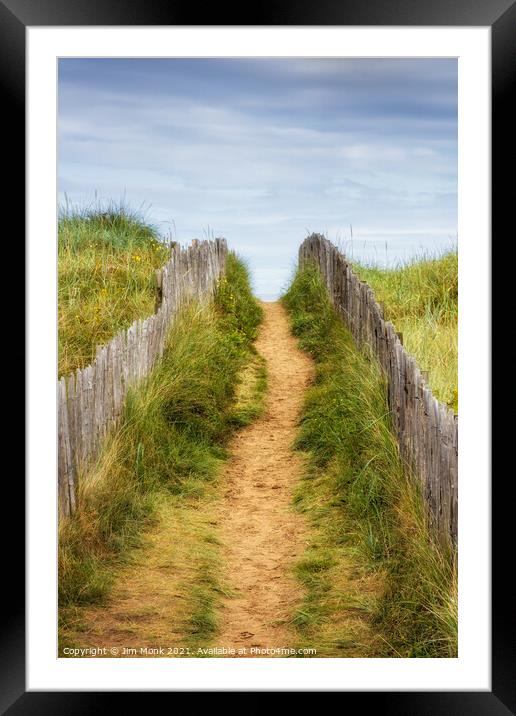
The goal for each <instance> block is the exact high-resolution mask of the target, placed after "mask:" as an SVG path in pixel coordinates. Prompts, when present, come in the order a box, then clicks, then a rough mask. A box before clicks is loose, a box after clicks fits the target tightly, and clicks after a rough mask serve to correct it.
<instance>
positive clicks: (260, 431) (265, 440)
mask: <svg viewBox="0 0 516 716" xmlns="http://www.w3.org/2000/svg"><path fill="white" fill-rule="evenodd" d="M262 305H263V308H264V312H265V316H264V322H263V324H262V327H261V331H260V335H259V337H258V340H257V342H256V348H257V350H258V351H259V352H260V353H261V355H262V356H263V357H264V358H265V359H266V361H267V372H268V390H267V396H266V405H265V410H264V413H263V415H262V417H261V418H260V419H258V420H257V421H255V422H254V423H253V424H252V425H249V426H248V427H246V428H244V429H243V430H242V431H240V432H239V433H238V435H237V436H236V437H235V439H234V440H233V442H232V445H231V458H230V460H229V462H228V464H227V466H226V469H225V473H224V477H223V480H222V485H223V496H222V499H221V502H220V503H219V518H218V523H219V529H220V536H221V538H222V540H223V544H224V555H223V558H224V561H225V564H226V565H227V573H226V583H227V584H228V585H229V586H230V587H231V588H232V589H233V590H235V592H236V596H234V597H229V598H226V599H225V600H224V602H223V607H222V613H221V629H220V632H219V635H218V636H217V638H216V645H217V646H221V647H234V648H236V649H239V648H242V647H247V652H248V653H247V654H246V656H256V654H250V653H249V650H250V648H251V647H253V646H259V647H272V648H277V647H293V646H294V644H295V635H294V633H293V629H292V627H291V626H290V625H289V623H288V620H289V619H291V618H292V612H293V609H294V605H295V604H297V603H299V601H300V599H301V597H302V595H301V594H300V586H299V582H297V580H296V579H295V578H294V576H293V574H292V567H293V563H294V562H295V561H296V559H297V558H298V557H299V556H300V555H301V553H302V552H303V550H304V547H305V539H304V537H305V534H306V530H307V527H306V523H305V521H304V519H303V517H302V516H301V515H299V514H297V513H296V512H294V511H293V509H292V491H293V487H294V485H295V484H296V482H297V481H298V479H299V477H300V474H301V471H302V469H303V464H302V458H301V456H300V455H299V454H298V453H295V452H293V450H292V443H293V441H294V438H295V435H296V425H297V421H298V418H299V415H300V412H301V409H302V405H303V399H304V393H305V390H306V388H307V386H308V384H309V382H310V380H311V377H312V373H313V368H312V362H311V360H310V359H309V358H308V357H307V356H306V355H304V354H303V353H302V352H301V351H300V350H299V348H298V347H297V341H296V340H295V338H294V337H293V336H292V335H291V334H290V330H289V324H288V318H287V315H286V313H285V310H284V309H283V307H282V306H281V304H279V303H263V304H262Z"/></svg>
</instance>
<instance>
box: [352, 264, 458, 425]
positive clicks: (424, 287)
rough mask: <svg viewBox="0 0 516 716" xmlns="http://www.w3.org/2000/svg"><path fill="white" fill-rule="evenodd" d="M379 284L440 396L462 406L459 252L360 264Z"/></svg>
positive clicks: (381, 297) (390, 315)
mask: <svg viewBox="0 0 516 716" xmlns="http://www.w3.org/2000/svg"><path fill="white" fill-rule="evenodd" d="M354 269H355V271H356V272H357V273H358V275H359V276H360V278H361V279H362V280H364V281H367V283H368V284H369V285H370V286H371V287H372V288H373V289H374V292H375V295H376V298H377V299H378V301H380V303H382V304H383V306H384V310H385V317H386V319H387V320H389V321H391V322H392V323H393V324H394V325H395V327H396V330H397V331H399V332H401V333H402V334H403V344H404V346H405V348H406V349H407V351H408V352H409V353H411V354H412V355H413V356H414V357H415V358H416V360H417V362H418V364H419V366H420V368H421V369H422V370H423V371H426V372H427V373H428V382H429V385H430V387H431V389H432V392H433V393H434V395H435V396H436V398H437V399H438V400H441V401H442V402H444V403H447V404H448V405H449V406H450V407H451V408H452V409H453V410H454V411H455V412H456V413H457V412H458V374H457V365H458V338H457V328H458V254H457V251H450V252H449V253H446V254H444V255H442V256H440V257H435V258H433V257H429V256H425V257H421V258H419V259H415V260H413V261H411V262H410V263H407V264H406V265H400V266H399V267H397V268H394V269H381V268H377V267H372V266H363V265H360V264H358V263H357V264H354Z"/></svg>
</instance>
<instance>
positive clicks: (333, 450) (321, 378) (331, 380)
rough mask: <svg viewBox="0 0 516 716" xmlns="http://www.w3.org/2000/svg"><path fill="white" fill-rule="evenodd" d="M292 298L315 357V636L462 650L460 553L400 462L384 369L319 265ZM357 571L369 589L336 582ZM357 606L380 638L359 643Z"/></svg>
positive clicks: (305, 495)
mask: <svg viewBox="0 0 516 716" xmlns="http://www.w3.org/2000/svg"><path fill="white" fill-rule="evenodd" d="M283 300H284V304H285V306H286V307H287V310H288V311H289V313H290V316H291V322H292V330H293V332H294V334H295V335H296V336H298V338H299V342H300V346H301V348H303V349H304V350H306V351H308V352H309V353H310V354H311V355H312V356H313V358H314V359H315V362H316V380H315V384H314V385H313V386H312V387H311V388H310V389H309V391H308V394H307V398H306V403H305V407H304V412H303V417H302V421H301V425H300V428H299V435H298V439H297V447H298V448H300V449H302V450H304V451H306V452H307V454H308V456H309V468H308V470H307V474H306V476H305V479H304V480H303V481H302V482H301V484H300V486H299V489H298V491H297V494H296V504H297V506H298V508H299V509H300V510H302V511H304V512H305V513H306V514H307V516H308V517H309V519H310V520H311V522H312V526H313V528H314V533H313V534H314V537H313V539H312V542H311V544H310V546H309V548H308V550H307V554H306V555H305V558H304V559H303V561H302V562H301V563H300V565H299V566H298V576H299V577H300V579H301V580H302V581H303V583H304V585H305V587H306V590H307V596H306V599H305V603H304V604H303V605H302V607H301V608H300V611H299V614H298V615H297V618H296V623H297V624H298V626H299V628H300V630H301V631H302V633H303V637H304V639H305V641H306V639H307V638H312V640H313V641H314V644H317V641H318V640H320V639H321V638H322V637H321V635H324V639H325V640H326V641H325V644H323V647H324V648H323V649H322V651H323V652H324V651H325V650H326V655H330V656H338V655H341V653H342V652H341V651H339V649H342V648H344V647H345V648H346V649H347V650H348V651H349V650H350V652H351V653H350V654H349V655H352V656H361V655H362V656H363V655H367V656H404V657H421V656H422V657H432V656H455V655H456V649H457V613H456V574H455V568H454V563H453V560H452V559H451V556H450V555H449V554H448V553H447V552H446V549H445V548H444V547H442V546H440V545H439V544H437V542H436V541H434V540H433V539H432V537H431V535H430V532H429V529H428V525H427V520H426V511H425V508H424V504H423V500H422V496H421V494H420V492H419V490H418V489H417V487H416V483H415V482H413V481H411V480H410V479H408V477H407V475H406V474H405V473H404V470H403V468H402V464H401V461H400V458H399V453H398V449H397V445H396V441H395V438H394V436H393V433H392V431H391V426H390V420H389V415H388V407H387V401H386V390H385V385H384V379H383V377H382V374H381V371H380V368H379V366H378V364H377V363H376V361H375V360H374V359H370V358H368V357H367V356H366V355H365V353H363V352H360V351H358V350H357V348H356V347H355V345H354V342H353V340H352V337H351V335H350V333H349V331H348V330H347V328H346V327H345V325H344V324H343V323H342V321H341V320H340V319H339V318H338V316H337V315H336V313H335V311H334V310H333V308H332V306H331V304H330V301H329V299H328V296H327V293H326V289H325V287H324V285H323V283H322V281H321V278H320V275H319V272H318V271H317V269H316V268H315V267H313V266H312V267H310V266H308V267H306V268H304V269H303V270H301V271H299V272H298V273H297V274H296V276H295V278H294V280H293V283H292V285H291V287H290V288H289V290H288V292H287V293H286V295H285V297H284V299H283ZM350 565H351V566H350ZM350 570H351V571H354V572H356V571H357V570H358V572H359V573H360V574H359V575H358V576H357V575H355V576H356V578H357V579H359V580H362V582H363V584H364V585H365V594H364V593H363V594H362V595H361V594H360V593H354V594H353V593H348V594H346V593H345V592H344V594H342V593H341V594H340V595H339V594H338V593H337V592H336V590H335V586H334V584H335V579H336V578H338V575H339V574H341V575H342V574H343V573H344V572H346V573H349V572H350ZM375 580H376V581H375ZM342 589H344V590H345V589H346V585H344V586H343V587H342ZM359 591H360V590H359ZM350 609H351V611H352V612H353V613H354V614H357V613H360V614H361V615H362V617H363V619H362V621H364V620H366V621H369V622H370V624H371V633H372V634H373V635H375V634H376V635H377V638H374V636H373V638H372V639H371V638H370V637H368V643H367V644H362V645H359V646H358V647H357V643H358V642H359V640H360V639H361V638H363V637H364V634H363V630H362V631H360V629H359V621H360V620H358V621H355V623H354V625H352V626H351V627H350V622H349V618H347V617H346V615H349V613H350ZM331 623H334V624H339V623H341V624H342V631H341V633H335V632H333V633H332V627H331ZM355 627H356V628H357V629H358V631H357V633H356V635H355V636H354V628H355ZM350 628H351V632H350ZM350 633H351V637H352V638H350ZM346 634H347V637H346ZM364 638H366V637H364ZM343 645H344V647H343ZM319 646H320V645H319Z"/></svg>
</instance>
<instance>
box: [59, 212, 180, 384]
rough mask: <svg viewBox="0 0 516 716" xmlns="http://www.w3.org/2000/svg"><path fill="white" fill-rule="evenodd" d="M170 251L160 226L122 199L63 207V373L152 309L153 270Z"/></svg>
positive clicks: (80, 365) (82, 362) (87, 359)
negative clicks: (150, 222) (145, 218)
mask: <svg viewBox="0 0 516 716" xmlns="http://www.w3.org/2000/svg"><path fill="white" fill-rule="evenodd" d="M169 253H170V252H169V248H168V247H167V246H166V245H165V244H164V243H163V242H162V241H161V240H160V239H159V236H158V233H157V231H156V229H155V228H154V227H153V226H151V225H150V224H148V223H147V222H146V221H145V220H144V218H143V217H141V216H140V215H139V214H138V213H136V212H133V211H131V210H129V209H127V208H126V207H124V206H123V205H113V204H110V205H107V206H104V207H103V206H100V205H94V206H92V207H89V208H83V209H78V208H67V209H63V210H62V211H61V213H60V217H59V224H58V336H59V363H58V372H59V375H66V374H67V373H70V372H71V371H73V370H76V369H77V368H83V367H85V366H86V365H88V364H89V363H91V362H92V360H93V359H94V357H95V350H96V347H97V346H98V345H101V344H104V343H106V342H108V341H109V340H110V339H111V338H112V337H113V336H114V335H115V334H116V333H118V331H120V330H122V329H125V328H128V327H129V326H130V325H131V323H132V322H133V321H134V320H136V319H138V318H146V317H147V316H149V315H150V314H152V313H153V312H154V309H155V302H156V276H155V270H156V269H157V268H159V267H160V266H162V265H163V264H164V263H165V262H166V260H167V258H168V256H169Z"/></svg>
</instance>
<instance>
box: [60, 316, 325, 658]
mask: <svg viewBox="0 0 516 716" xmlns="http://www.w3.org/2000/svg"><path fill="white" fill-rule="evenodd" d="M262 305H263V309H264V321H263V323H262V325H261V328H260V333H259V337H258V340H257V342H256V347H257V349H258V351H259V353H260V354H261V355H262V356H263V357H264V358H265V360H266V362H267V383H268V385H267V394H266V396H265V406H264V411H263V413H262V416H261V417H260V418H259V419H258V420H256V421H255V422H254V423H252V424H251V425H249V426H247V427H245V428H243V429H242V430H240V431H239V432H238V433H237V434H236V435H235V436H234V438H233V439H232V441H231V444H230V446H229V452H230V458H229V460H228V462H227V463H226V465H225V467H224V469H223V472H222V474H221V476H220V479H219V480H218V481H217V483H216V484H213V485H208V486H206V494H205V496H204V498H203V500H201V501H199V502H197V503H196V502H195V501H194V502H191V501H187V500H184V499H181V498H180V497H179V496H174V497H169V498H167V499H165V500H163V501H162V503H161V504H160V506H159V509H158V520H157V524H156V526H155V528H154V529H151V530H150V531H149V532H148V533H146V534H145V535H143V544H142V546H141V547H139V548H137V549H135V550H134V551H133V553H132V554H131V555H130V556H129V557H130V558H129V559H128V563H127V564H126V565H124V566H122V567H121V568H119V569H118V570H117V577H116V583H115V586H114V588H113V591H112V593H111V596H110V599H109V601H108V603H107V604H106V605H105V606H99V605H92V606H89V607H85V608H83V609H80V610H78V614H77V618H74V617H73V615H72V616H71V617H70V623H69V627H68V629H67V634H66V644H70V645H73V646H74V647H76V646H79V645H81V644H82V645H83V646H85V647H91V646H92V645H95V646H106V647H107V653H106V654H105V655H106V656H108V657H110V656H118V657H120V656H139V657H141V656H147V655H154V654H151V653H143V652H142V651H141V647H156V646H164V647H174V648H177V649H180V651H175V652H172V651H171V649H168V650H167V648H165V649H164V650H163V652H161V653H160V652H159V650H158V652H157V653H156V655H157V656H161V655H163V656H182V655H184V652H183V651H182V647H185V646H188V645H189V642H190V639H189V636H188V634H189V628H190V627H189V623H190V622H189V620H190V617H191V609H192V604H193V602H192V590H196V589H197V588H198V586H199V585H201V586H202V579H203V573H204V569H205V560H206V555H207V553H206V550H207V545H209V546H210V550H211V551H212V553H213V555H214V558H215V559H216V563H217V564H218V565H219V567H220V575H219V576H220V579H221V581H222V582H223V584H224V587H225V588H226V589H227V590H228V593H230V594H231V596H227V597H224V598H223V599H222V603H219V604H217V606H216V610H217V618H218V624H219V628H218V630H217V631H216V633H215V634H213V636H212V637H211V638H209V639H207V642H208V643H205V644H204V643H203V644H197V646H202V647H204V648H210V647H212V648H213V647H227V648H234V649H236V650H237V654H235V656H246V657H255V656H260V654H253V653H251V652H250V649H251V647H253V646H257V647H262V648H267V647H268V648H272V649H274V648H281V647H287V648H292V647H294V646H295V644H296V642H297V638H296V635H295V633H294V628H293V627H292V625H291V620H292V617H293V614H294V612H295V608H296V606H297V605H298V604H299V603H300V602H301V600H302V597H303V594H302V588H301V586H300V583H299V582H298V581H297V580H296V578H295V576H294V574H293V566H294V564H295V562H296V561H297V559H298V558H299V557H300V556H301V555H302V553H303V552H304V550H305V547H306V542H307V539H308V536H309V529H308V527H307V524H306V521H305V518H304V517H303V516H302V515H301V514H299V513H298V512H296V511H295V510H294V509H293V507H292V495H293V490H294V486H295V485H296V483H297V482H298V480H299V478H300V477H301V473H302V470H303V464H302V460H303V458H302V456H301V455H300V454H299V453H297V452H294V451H293V450H292V443H293V441H294V439H295V435H296V426H297V422H298V419H299V416H300V413H301V409H302V405H303V399H304V393H305V390H306V388H307V386H308V384H309V383H310V381H311V378H312V372H313V367H312V362H311V360H310V359H309V358H308V357H307V356H305V355H304V354H303V353H302V352H301V351H300V350H299V349H298V347H297V341H296V339H295V338H294V337H293V336H292V335H291V334H290V331H289V324H288V318H287V315H286V313H285V311H284V309H283V307H282V306H281V304H279V303H263V304H262ZM220 543H222V544H220ZM215 555H216V556H215ZM199 580H201V581H199ZM242 647H246V648H247V649H246V653H245V654H240V655H239V654H238V649H241V648H242ZM131 650H132V651H131ZM193 655H195V650H194V653H193ZM275 655H276V656H281V654H275ZM262 656H267V654H262Z"/></svg>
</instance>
